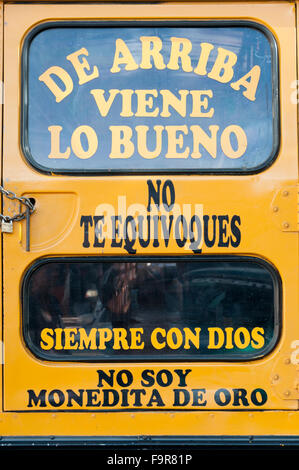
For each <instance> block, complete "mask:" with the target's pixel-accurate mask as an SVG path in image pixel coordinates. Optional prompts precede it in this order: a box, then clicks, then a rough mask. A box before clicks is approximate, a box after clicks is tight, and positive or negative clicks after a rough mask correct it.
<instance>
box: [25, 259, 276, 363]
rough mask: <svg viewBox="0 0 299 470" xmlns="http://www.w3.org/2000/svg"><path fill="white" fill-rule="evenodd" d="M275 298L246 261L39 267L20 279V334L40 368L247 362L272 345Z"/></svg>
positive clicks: (255, 264) (271, 277) (265, 275)
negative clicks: (55, 363)
mask: <svg viewBox="0 0 299 470" xmlns="http://www.w3.org/2000/svg"><path fill="white" fill-rule="evenodd" d="M279 295H280V288H279V280H278V275H277V274H276V272H275V271H274V270H273V269H272V268H271V267H270V266H269V265H268V264H265V263H264V262H261V261H258V260H256V259H250V258H224V257H222V258H219V259H218V258H213V257H211V258H204V257H203V258H201V259H200V260H199V261H198V260H197V261H193V260H192V261H191V260H190V259H186V258H185V259H169V258H168V259H161V260H156V259H146V260H145V259H137V258H136V259H134V261H132V260H119V259H118V260H109V261H106V260H105V261H98V260H96V259H93V260H90V261H86V258H85V259H73V260H65V259H64V260H48V261H46V262H44V261H43V262H42V263H41V264H38V265H36V266H35V267H34V268H32V269H31V270H30V271H29V272H28V273H27V275H26V277H25V280H24V284H23V302H24V314H23V320H24V321H23V328H24V336H25V340H26V342H27V345H28V347H29V348H30V349H31V350H32V351H33V352H34V353H35V354H36V355H38V356H39V357H42V358H46V359H50V360H67V361H73V360H90V361H105V360H106V361H107V360H109V361H110V360H111V361H113V360H119V361H123V360H132V361H133V360H134V361H142V360H161V359H163V360H165V359H167V360H188V359H190V360H197V361H201V360H230V359H232V360H248V359H254V358H257V357H260V356H261V355H264V354H266V353H268V352H269V351H270V350H271V349H272V348H273V347H274V345H275V343H276V341H277V339H278V326H279V302H280V300H279Z"/></svg>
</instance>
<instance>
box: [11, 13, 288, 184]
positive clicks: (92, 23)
mask: <svg viewBox="0 0 299 470" xmlns="http://www.w3.org/2000/svg"><path fill="white" fill-rule="evenodd" d="M153 25H154V26H155V27H163V26H164V27H173V28H175V27H178V26H179V27H182V28H188V27H189V28H194V27H196V26H197V27H207V28H208V27H230V28H233V27H248V28H253V29H257V30H259V31H260V32H262V33H263V34H264V35H265V36H266V38H267V40H268V41H269V45H270V49H271V66H272V68H271V70H272V129H273V142H272V150H271V152H270V154H269V156H268V158H267V159H266V160H265V161H264V163H263V164H259V165H257V166H256V167H252V168H249V169H246V168H245V169H241V168H236V169H227V170H225V169H219V168H214V169H134V170H132V169H127V170H121V169H98V170H95V169H91V170H89V169H81V170H79V169H73V170H70V169H67V168H65V169H51V168H50V167H44V166H43V165H41V164H39V163H37V162H36V161H35V159H34V158H33V156H32V153H31V150H30V146H29V138H28V97H29V90H28V83H29V80H28V74H29V66H28V62H29V49H30V43H31V41H32V40H33V38H34V37H35V36H36V35H37V34H39V33H40V32H41V31H43V30H46V29H55V28H56V27H59V28H88V27H93V28H95V27H99V28H109V27H110V28H125V27H129V28H132V29H133V28H138V27H149V26H151V27H152V26H153ZM279 82H280V80H279V55H278V45H277V41H276V39H275V37H274V35H273V33H272V32H271V31H270V30H269V29H268V28H267V27H266V26H264V25H263V24H260V23H257V22H256V21H250V20H240V19H231V20H220V19H215V20H190V21H186V20H181V21H180V20H169V21H166V20H162V21H161V20H151V21H143V20H136V21H130V20H128V21H122V20H115V21H107V20H103V21H99V20H86V21H84V20H77V21H76V20H62V21H52V22H44V23H41V24H39V25H37V26H35V27H34V28H33V29H32V30H31V31H29V33H28V34H27V35H26V37H25V39H24V42H23V47H22V51H21V116H20V146H21V150H22V153H23V155H24V157H25V160H26V161H27V162H28V163H29V165H30V166H31V167H32V168H33V169H35V170H37V171H39V172H40V173H43V174H47V175H51V176H54V175H69V176H96V175H101V176H102V175H132V174H136V175H150V174H152V175H165V174H169V175H186V174H192V175H204V174H206V175H241V176H242V175H251V174H258V173H260V172H262V171H265V170H266V169H268V168H269V167H270V166H271V165H272V164H273V163H274V161H275V160H276V158H277V156H278V154H279V150H280V144H281V131H280V129H281V125H280V121H281V118H280V87H279Z"/></svg>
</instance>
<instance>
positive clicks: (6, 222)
mask: <svg viewBox="0 0 299 470" xmlns="http://www.w3.org/2000/svg"><path fill="white" fill-rule="evenodd" d="M0 192H1V193H2V194H3V195H4V196H5V197H7V198H8V199H11V200H16V201H19V203H20V207H22V206H23V207H24V210H23V211H22V210H21V211H20V212H18V213H16V214H15V215H13V216H9V215H4V214H0V219H1V231H2V233H12V232H13V223H14V222H19V221H21V220H24V219H26V251H30V215H31V214H32V212H33V211H34V207H35V204H34V202H33V201H32V200H30V199H29V198H27V197H23V196H20V197H19V196H17V195H16V194H15V193H14V192H12V191H8V190H7V189H4V188H3V186H1V185H0Z"/></svg>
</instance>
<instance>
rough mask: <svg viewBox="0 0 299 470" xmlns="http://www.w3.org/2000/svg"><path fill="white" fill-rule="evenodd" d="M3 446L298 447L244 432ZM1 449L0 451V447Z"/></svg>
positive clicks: (2, 443) (32, 440) (49, 439)
mask: <svg viewBox="0 0 299 470" xmlns="http://www.w3.org/2000/svg"><path fill="white" fill-rule="evenodd" d="M6 446H12V447H13V448H15V447H19V448H24V447H26V448H29V447H30V446H32V447H33V446H34V447H35V448H37V449H39V448H41V447H45V448H47V449H48V448H49V447H50V448H53V447H56V448H70V449H71V448H80V447H81V448H84V449H86V450H91V449H98V450H99V449H101V450H107V449H109V448H110V449H112V450H116V451H123V450H125V449H130V450H147V451H148V450H152V449H153V450H154V451H155V453H157V452H158V451H159V450H161V449H162V450H163V449H165V448H172V449H174V450H177V449H178V448H180V447H182V448H183V450H184V451H185V452H188V451H191V452H192V451H193V450H201V449H204V448H205V449H215V448H218V449H221V448H226V449H229V448H234V449H238V448H239V449H240V448H251V449H254V448H260V449H261V448H264V449H277V448H282V449H284V450H286V448H294V447H298V450H299V435H294V436H292V435H286V436H285V435H277V436H276V435H246V436H232V435H229V434H227V435H225V436H205V435H203V436H194V435H188V436H180V435H177V436H151V435H145V436H59V435H56V436H8V437H7V436H1V437H0V449H1V448H3V447H6ZM0 451H1V450H0Z"/></svg>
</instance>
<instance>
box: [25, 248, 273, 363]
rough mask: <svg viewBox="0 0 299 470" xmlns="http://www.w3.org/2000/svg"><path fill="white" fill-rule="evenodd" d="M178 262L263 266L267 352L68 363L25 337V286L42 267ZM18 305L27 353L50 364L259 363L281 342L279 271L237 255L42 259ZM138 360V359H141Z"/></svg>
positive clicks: (92, 359)
mask: <svg viewBox="0 0 299 470" xmlns="http://www.w3.org/2000/svg"><path fill="white" fill-rule="evenodd" d="M167 261H168V262H170V261H171V262H178V261H185V262H190V263H192V262H197V263H198V262H201V261H203V262H207V261H212V262H217V261H225V262H236V263H242V262H247V263H248V262H251V263H253V264H257V265H260V266H263V268H264V269H265V270H266V271H268V272H269V274H270V275H271V277H272V280H273V287H274V296H275V299H274V331H273V338H272V340H271V341H270V342H269V344H268V345H267V347H266V348H264V349H263V350H262V351H257V352H256V354H252V355H240V356H239V355H238V356H237V355H235V356H233V357H232V356H229V355H227V356H225V355H222V356H221V357H213V356H208V355H205V356H204V355H198V356H191V355H190V356H185V357H184V356H180V355H177V354H176V353H175V352H174V353H173V354H172V355H169V356H168V355H167V356H165V355H163V353H161V354H160V355H159V354H157V355H156V356H151V357H140V358H138V353H137V354H136V355H134V356H133V355H128V356H126V355H120V356H117V357H113V356H111V357H105V358H101V357H94V356H93V357H92V355H91V356H90V357H89V358H86V356H85V357H84V356H83V357H80V356H76V357H74V358H73V359H70V356H68V355H66V354H65V355H61V356H58V355H57V356H55V357H53V356H51V355H50V354H47V353H46V352H45V353H43V352H42V351H40V350H39V349H37V348H36V347H35V345H34V344H33V343H32V341H31V340H30V338H28V335H27V328H28V318H29V307H28V299H29V296H28V284H29V281H30V277H31V275H32V273H33V272H34V271H36V270H37V269H39V268H40V267H41V266H43V265H45V264H47V263H63V262H65V263H78V262H82V263H84V262H86V263H89V262H90V263H98V262H101V263H105V262H106V263H111V262H127V263H136V262H143V263H144V262H167ZM21 305H22V333H23V338H24V342H25V344H26V346H27V347H28V348H29V350H30V351H31V352H32V353H33V354H34V355H35V356H36V357H37V358H39V359H42V360H45V361H49V362H51V363H53V362H59V363H61V362H68V363H83V364H84V363H89V364H90V363H98V364H102V363H116V364H117V363H130V364H137V363H141V364H142V363H148V362H151V363H153V362H156V363H159V362H167V363H169V364H172V363H183V362H188V363H189V362H194V363H204V362H212V363H214V364H215V363H216V364H217V363H221V362H230V363H232V362H248V361H253V360H257V359H260V358H261V357H265V356H266V355H268V354H269V353H270V352H271V351H272V350H273V349H274V347H275V345H276V344H277V342H278V341H279V338H280V331H281V305H282V282H281V278H280V276H279V273H278V271H277V270H276V269H275V268H274V267H273V266H272V265H270V264H269V263H268V262H266V261H265V260H263V259H261V258H257V257H254V256H240V255H202V256H200V257H194V256H193V257H190V256H189V257H188V256H181V257H178V256H164V257H163V256H156V257H154V256H136V257H135V256H134V257H131V258H130V257H127V256H122V257H121V256H118V257H115V256H114V257H113V256H107V257H106V256H105V257H96V256H90V257H86V256H76V257H53V258H42V259H39V260H37V261H36V262H34V263H33V264H32V265H31V266H30V267H29V269H28V270H27V271H26V273H25V275H24V277H23V281H22V288H21ZM140 356H141V355H140Z"/></svg>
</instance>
